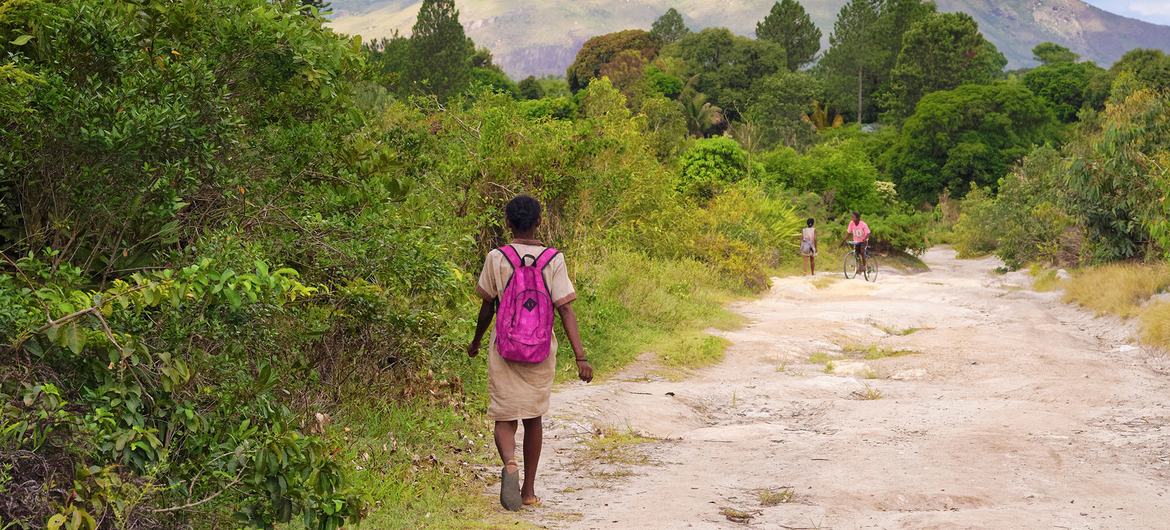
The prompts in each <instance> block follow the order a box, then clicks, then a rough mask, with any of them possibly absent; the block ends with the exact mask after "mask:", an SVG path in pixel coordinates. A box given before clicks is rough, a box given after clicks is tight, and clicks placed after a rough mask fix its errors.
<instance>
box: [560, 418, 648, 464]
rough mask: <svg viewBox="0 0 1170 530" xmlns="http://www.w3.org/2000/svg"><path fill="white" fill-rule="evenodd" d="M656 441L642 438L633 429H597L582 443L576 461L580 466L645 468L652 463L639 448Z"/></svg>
mask: <svg viewBox="0 0 1170 530" xmlns="http://www.w3.org/2000/svg"><path fill="white" fill-rule="evenodd" d="M654 441H656V440H655V439H654V438H650V437H647V436H642V435H641V434H638V433H636V432H634V431H633V430H632V429H626V430H624V431H623V430H617V429H613V428H611V427H595V428H594V429H593V432H592V433H590V436H589V437H588V438H587V439H585V440H584V441H583V442H582V443H581V446H582V447H581V448H580V450H579V451H577V452H576V455H575V457H574V460H575V461H576V462H577V463H578V464H585V465H592V464H596V463H603V464H611V465H621V466H644V465H647V464H649V463H650V457H649V456H647V455H646V453H644V452H642V451H641V450H639V446H641V445H643V444H648V443H651V442H654Z"/></svg>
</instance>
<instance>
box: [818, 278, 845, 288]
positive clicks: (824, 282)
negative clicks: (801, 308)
mask: <svg viewBox="0 0 1170 530" xmlns="http://www.w3.org/2000/svg"><path fill="white" fill-rule="evenodd" d="M840 280H841V278H839V277H837V276H817V277H816V279H814V280H813V281H812V286H813V287H816V288H817V289H824V288H826V287H828V286H830V285H833V284H834V283H837V282H838V281H840Z"/></svg>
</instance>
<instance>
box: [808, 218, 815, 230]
mask: <svg viewBox="0 0 1170 530" xmlns="http://www.w3.org/2000/svg"><path fill="white" fill-rule="evenodd" d="M806 222H807V223H808V226H809V228H812V225H815V224H817V220H816V219H813V218H812V217H809V218H808V221H806Z"/></svg>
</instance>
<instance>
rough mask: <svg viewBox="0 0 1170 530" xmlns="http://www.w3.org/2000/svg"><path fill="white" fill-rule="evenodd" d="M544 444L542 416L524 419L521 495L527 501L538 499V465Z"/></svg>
mask: <svg viewBox="0 0 1170 530" xmlns="http://www.w3.org/2000/svg"><path fill="white" fill-rule="evenodd" d="M543 444H544V426H543V423H542V422H541V417H540V416H537V417H535V418H529V419H526V420H524V486H523V487H521V488H520V496H521V497H522V498H523V499H524V501H525V502H527V503H531V502H533V501H535V500H536V467H537V465H539V464H540V449H541V445H543Z"/></svg>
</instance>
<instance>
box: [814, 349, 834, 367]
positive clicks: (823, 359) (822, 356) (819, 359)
mask: <svg viewBox="0 0 1170 530" xmlns="http://www.w3.org/2000/svg"><path fill="white" fill-rule="evenodd" d="M832 360H833V356H832V355H830V354H829V353H828V352H823V351H819V352H815V353H813V354H812V355H809V356H808V362H809V363H811V364H825V363H827V362H829V361H832Z"/></svg>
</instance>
